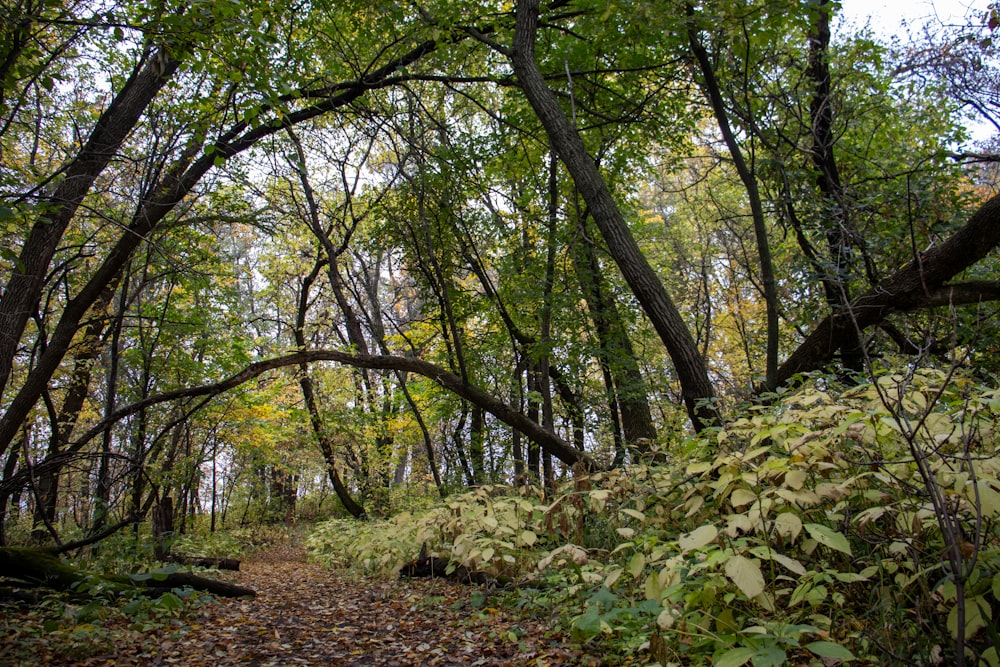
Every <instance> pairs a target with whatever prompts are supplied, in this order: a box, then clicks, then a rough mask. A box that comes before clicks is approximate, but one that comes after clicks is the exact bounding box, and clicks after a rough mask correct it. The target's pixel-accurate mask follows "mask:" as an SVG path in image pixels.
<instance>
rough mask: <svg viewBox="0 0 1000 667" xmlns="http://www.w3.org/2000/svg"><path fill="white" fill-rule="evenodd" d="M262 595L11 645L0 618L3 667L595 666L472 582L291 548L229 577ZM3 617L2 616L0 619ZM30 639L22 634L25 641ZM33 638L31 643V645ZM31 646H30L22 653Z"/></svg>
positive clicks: (8, 626)
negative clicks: (341, 562) (145, 623)
mask: <svg viewBox="0 0 1000 667" xmlns="http://www.w3.org/2000/svg"><path fill="white" fill-rule="evenodd" d="M232 578H234V579H235V580H236V581H238V582H240V583H242V584H243V585H246V586H249V587H250V588H253V589H255V590H256V591H257V597H256V598H255V599H242V600H219V601H218V602H217V603H216V602H212V603H210V604H207V605H205V606H203V607H201V608H200V609H196V610H194V611H192V612H190V613H188V614H185V616H184V618H183V619H180V620H178V621H177V622H175V623H174V624H173V625H172V626H171V625H167V626H166V627H163V626H162V625H161V626H160V627H150V628H149V629H148V630H146V631H142V629H141V628H137V627H136V626H135V625H134V624H133V626H132V628H127V627H122V628H120V629H118V630H117V631H116V629H115V628H114V627H111V628H106V629H105V628H102V627H100V626H99V625H98V624H95V625H94V626H93V627H92V628H91V629H88V630H87V631H86V633H85V634H86V636H84V637H83V639H81V640H80V641H79V642H75V643H74V641H73V635H72V633H68V634H65V636H63V635H58V639H59V640H58V641H56V638H57V635H50V636H49V637H48V638H47V637H46V635H44V634H41V635H38V636H37V638H35V639H29V640H27V643H26V642H25V641H19V642H18V646H17V648H16V650H15V649H13V648H12V645H8V647H7V648H6V650H5V648H4V646H3V645H4V643H5V642H6V641H7V640H8V639H10V638H11V637H12V635H11V634H8V635H7V639H5V638H4V637H3V631H4V630H7V631H9V632H13V634H15V635H16V634H17V632H18V630H17V625H18V620H17V619H16V618H12V617H11V616H10V614H8V617H7V618H0V665H3V666H4V667H6V666H8V665H10V666H18V667H20V666H21V665H24V666H25V667H27V666H28V665H58V666H60V667H61V666H69V665H74V666H80V667H96V666H99V665H149V666H153V665H183V666H185V667H235V666H237V665H239V666H240V667H270V666H285V665H289V666H291V665H317V666H318V665H323V666H354V665H357V666H359V667H360V666H362V665H364V666H366V667H367V666H371V667H390V666H403V665H442V666H451V665H454V666H457V665H484V666H499V665H539V666H541V665H553V666H554V665H581V664H585V665H592V664H596V661H593V660H589V659H587V658H581V657H580V656H579V655H578V654H576V653H574V652H572V651H570V650H568V649H566V648H565V647H563V646H561V645H560V644H559V642H558V637H552V636H550V634H551V627H549V625H548V624H544V623H541V622H537V621H525V620H523V619H517V618H514V617H511V616H509V615H508V614H506V613H505V612H501V611H498V610H497V609H494V608H492V607H491V606H490V601H489V599H488V598H487V599H486V600H485V603H482V601H481V600H480V604H476V605H474V604H472V595H473V592H474V591H476V590H479V589H475V588H469V587H467V586H463V585H461V584H456V583H452V582H448V581H442V580H427V579H418V580H404V581H398V582H397V581H368V580H363V579H358V578H353V577H351V576H350V575H348V574H339V573H337V572H331V571H329V570H325V569H323V568H321V567H319V566H317V565H314V564H311V563H307V562H306V561H305V557H304V555H303V553H302V552H301V550H299V549H296V548H294V547H289V546H284V547H280V548H276V549H272V550H271V551H267V552H263V553H261V554H258V555H257V556H255V557H253V558H252V559H250V560H248V561H245V562H244V564H243V570H242V571H241V572H239V573H234V574H233V575H232ZM2 614H4V612H3V611H0V615H2ZM22 639H23V638H22ZM32 643H33V645H32ZM26 646H27V647H28V648H26Z"/></svg>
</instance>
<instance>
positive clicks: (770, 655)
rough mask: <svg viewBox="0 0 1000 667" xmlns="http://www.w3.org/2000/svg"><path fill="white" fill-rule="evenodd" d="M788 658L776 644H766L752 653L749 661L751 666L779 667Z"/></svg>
mask: <svg viewBox="0 0 1000 667" xmlns="http://www.w3.org/2000/svg"><path fill="white" fill-rule="evenodd" d="M787 659H788V654H786V653H785V652H784V651H783V650H782V649H780V648H778V647H777V646H766V647H764V648H762V649H760V650H758V651H757V652H756V653H754V654H753V656H752V658H751V661H752V662H753V667H780V666H781V665H784V664H785V661H786V660H787Z"/></svg>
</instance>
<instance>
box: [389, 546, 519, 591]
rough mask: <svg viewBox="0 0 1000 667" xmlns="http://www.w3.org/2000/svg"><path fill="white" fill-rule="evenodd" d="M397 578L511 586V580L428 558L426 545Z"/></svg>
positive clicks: (440, 559) (444, 560)
mask: <svg viewBox="0 0 1000 667" xmlns="http://www.w3.org/2000/svg"><path fill="white" fill-rule="evenodd" d="M399 576H400V578H406V577H434V578H440V579H451V580H453V581H457V582H459V583H462V584H477V585H480V586H489V587H491V588H505V587H507V586H509V585H510V584H511V580H510V579H509V578H507V577H494V576H491V575H489V574H486V573H485V572H477V571H475V570H470V569H469V568H467V567H465V566H464V565H460V564H458V563H451V562H450V561H449V560H448V559H447V558H437V557H435V556H428V555H427V544H426V543H425V544H424V545H423V546H422V547H421V548H420V555H419V556H417V559H416V560H412V561H410V562H409V563H406V564H405V565H403V567H401V568H400V569H399Z"/></svg>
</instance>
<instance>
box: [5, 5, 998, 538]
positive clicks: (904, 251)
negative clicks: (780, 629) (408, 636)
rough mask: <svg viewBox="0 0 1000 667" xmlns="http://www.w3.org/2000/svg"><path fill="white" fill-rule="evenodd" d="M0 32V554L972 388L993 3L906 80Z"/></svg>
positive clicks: (588, 47)
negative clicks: (810, 403) (891, 386)
mask: <svg viewBox="0 0 1000 667" xmlns="http://www.w3.org/2000/svg"><path fill="white" fill-rule="evenodd" d="M3 8H4V13H5V14H6V15H8V16H9V17H10V19H9V20H8V21H7V22H6V23H5V24H4V26H3V28H2V32H0V74H2V88H0V156H2V160H0V235H2V247H0V274H2V281H3V291H2V293H0V410H2V415H0V462H2V464H3V473H2V479H0V515H2V519H3V521H2V523H0V527H2V530H0V542H2V541H3V540H4V539H6V537H5V535H6V534H9V533H10V532H11V531H15V532H16V531H17V530H19V529H20V527H22V526H24V525H25V523H27V524H29V529H30V530H32V531H34V534H35V536H36V538H37V539H39V540H53V541H55V542H56V543H57V544H59V543H62V542H63V541H64V540H66V539H67V536H68V535H69V534H72V533H74V532H79V533H80V534H82V535H88V536H91V537H94V536H98V535H101V534H103V533H104V532H105V531H110V530H114V529H116V528H120V527H121V526H124V525H128V524H130V523H136V522H139V521H141V520H142V519H143V518H144V517H146V516H147V515H148V513H149V512H150V511H151V509H152V508H154V507H157V506H160V505H161V504H162V503H163V502H164V500H165V499H167V498H173V499H174V502H175V506H176V507H178V508H179V509H178V512H179V514H180V515H183V516H187V515H193V514H195V513H198V512H201V511H205V512H209V511H210V512H211V515H212V518H213V522H214V520H215V517H216V514H217V513H219V514H220V518H224V517H225V516H226V512H227V511H233V512H236V513H239V512H241V511H242V512H243V517H244V518H246V516H247V512H249V511H250V508H251V505H252V504H253V502H254V498H261V497H263V498H264V499H265V500H264V501H263V506H262V507H256V508H255V509H254V510H253V511H255V512H257V511H260V512H265V513H266V512H272V513H277V514H276V516H277V515H281V514H282V513H284V512H286V511H288V507H289V505H294V503H295V501H296V498H297V497H299V496H300V495H301V492H302V490H303V489H312V488H331V489H333V490H334V491H335V493H336V495H337V496H338V498H339V502H340V504H341V505H342V507H343V508H344V510H345V511H347V512H349V513H350V514H353V515H355V516H364V515H367V514H370V513H381V512H384V511H385V510H386V508H387V507H388V504H387V503H388V502H389V498H390V496H391V494H392V493H393V490H394V489H398V488H404V487H407V486H410V485H422V484H431V485H433V486H434V487H435V488H436V489H437V491H438V492H439V493H441V494H442V495H444V494H447V493H448V492H449V491H451V490H455V489H458V488H461V487H465V486H478V485H482V484H484V483H490V482H510V483H514V484H540V485H542V486H550V487H551V485H553V484H554V482H555V481H556V480H557V479H559V478H561V477H564V476H566V475H567V474H569V471H570V470H571V469H573V468H574V467H576V468H577V469H580V470H582V469H590V470H598V469H605V468H610V467H618V466H621V465H623V464H625V463H628V462H635V461H638V460H641V459H642V458H643V457H647V456H649V457H653V458H654V459H655V458H657V457H659V458H660V460H662V459H663V457H665V456H669V455H670V452H671V450H672V448H673V447H675V445H676V444H677V443H678V442H679V440H680V439H681V437H683V434H685V433H692V432H702V431H704V430H706V429H713V428H719V427H721V426H723V425H724V424H726V423H727V422H729V421H731V420H733V419H735V418H737V417H738V416H739V415H740V414H741V410H743V409H744V408H745V407H746V406H747V405H748V404H751V403H753V402H766V401H768V400H771V399H772V398H773V397H774V395H775V392H781V391H784V390H786V389H787V388H788V387H790V386H794V385H796V384H797V383H800V382H801V381H802V380H803V378H804V377H806V376H807V375H808V374H810V373H814V372H832V373H835V374H838V375H840V376H841V377H842V378H849V377H857V376H858V374H862V375H863V374H865V373H866V371H867V372H869V373H870V372H871V371H872V369H873V368H874V366H876V365H879V364H883V365H889V366H891V365H893V364H902V365H906V364H912V363H926V362H928V360H930V361H932V362H933V361H934V360H937V362H939V363H943V364H949V363H954V361H955V360H956V359H960V358H961V359H964V360H965V362H964V363H966V364H968V365H970V366H971V367H973V368H975V369H976V371H977V373H979V374H980V375H981V380H982V381H983V382H988V381H989V380H988V378H992V377H993V375H992V374H993V373H994V372H995V370H996V367H995V364H996V361H995V359H996V355H995V354H994V352H995V349H996V346H997V341H998V338H997V336H996V334H995V331H994V329H995V327H994V323H995V313H996V306H995V303H996V300H997V298H998V297H1000V282H998V276H997V267H996V260H995V257H994V256H993V253H992V251H993V249H994V247H995V246H996V245H997V244H998V243H1000V200H998V199H996V197H995V181H994V172H993V170H992V168H991V165H993V164H995V163H996V157H995V154H994V153H993V152H992V148H991V145H989V144H987V145H974V144H973V143H972V142H971V140H970V139H969V137H968V134H967V130H966V129H965V124H964V123H965V122H966V121H967V120H968V115H969V114H970V113H971V114H973V115H975V116H976V117H977V118H979V119H980V121H981V122H986V123H990V122H993V123H995V104H993V103H992V102H991V100H993V98H994V97H995V95H996V82H995V79H994V78H990V77H989V76H988V73H989V72H992V71H993V69H994V68H995V66H996V65H995V54H994V45H993V39H994V32H995V30H996V28H997V25H998V20H997V17H996V9H995V7H994V8H991V9H990V10H989V11H987V12H986V13H985V14H983V15H974V16H972V17H971V18H970V20H969V22H968V25H965V26H962V27H958V28H949V29H942V30H941V31H938V32H933V33H932V32H928V33H927V34H926V35H924V36H923V37H922V38H921V40H922V41H917V42H914V43H913V44H912V45H909V46H908V47H907V48H902V49H900V48H893V47H891V46H890V45H886V44H883V43H880V42H879V41H878V40H877V39H875V37H874V36H873V35H872V34H871V33H870V32H867V31H865V30H856V31H853V32H843V33H838V34H836V35H834V34H832V33H831V28H830V26H831V22H832V21H834V20H835V19H836V12H837V5H836V4H835V3H830V2H827V1H826V0H823V1H821V2H817V3H807V4H802V3H799V2H788V1H787V0H755V1H754V2H749V3H746V2H740V3H732V2H728V1H726V0H719V1H714V0H713V1H712V2H702V3H690V2H686V3H679V4H676V5H671V6H669V7H668V6H666V5H663V4H662V3H653V2H638V3H629V4H628V5H627V6H626V5H617V4H614V3H607V2H593V1H591V0H554V1H553V2H549V3H539V2H538V1H537V0H518V2H516V3H508V2H503V3H464V2H431V3H427V4H423V5H401V4H398V3H391V2H386V3H370V2H367V3H358V2H327V1H325V0H321V1H320V2H311V3H296V2H284V1H282V2H269V3H259V2H250V3H246V2H241V3H235V2H227V1H225V0H211V1H210V2H179V3H163V2H157V3H147V2H140V3H135V2H129V1H123V2H108V3H98V4H96V5H95V4H93V3H78V2H71V1H69V2H65V1H58V0H54V1H51V2H41V1H35V0H4V2H3ZM957 52H961V53H962V54H965V55H964V56H963V59H964V60H962V61H961V62H965V61H966V60H968V58H974V59H975V62H976V63H978V65H977V66H975V67H971V68H968V67H963V66H962V65H961V62H960V60H959V59H956V57H954V55H953V54H955V53H957ZM327 485H329V486H327ZM234 491H235V492H236V494H237V495H233V494H234ZM259 492H262V494H261V493H259ZM239 494H243V496H242V497H240V496H239ZM239 503H243V505H242V506H241V505H239ZM25 517H27V518H25ZM213 525H214V523H213Z"/></svg>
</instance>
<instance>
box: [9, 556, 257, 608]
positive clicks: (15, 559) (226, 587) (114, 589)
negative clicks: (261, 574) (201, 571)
mask: <svg viewBox="0 0 1000 667" xmlns="http://www.w3.org/2000/svg"><path fill="white" fill-rule="evenodd" d="M0 572H2V573H3V575H4V576H5V577H8V578H11V579H17V580H19V581H24V582H26V583H28V584H32V585H37V586H45V587H46V588H51V589H53V590H58V591H72V592H75V593H81V592H84V593H85V592H86V590H87V589H88V588H100V590H101V592H102V593H106V592H110V593H112V594H115V595H120V594H122V593H125V592H130V591H131V592H139V593H142V594H144V595H151V596H156V595H162V594H163V593H166V592H168V591H170V590H171V589H173V588H184V587H190V588H193V589H194V590H198V591H205V592H207V593H211V594H213V595H218V596H221V597H243V596H250V597H252V596H254V595H256V593H255V592H254V591H253V590H252V589H249V588H245V587H243V586H238V585H236V584H231V583H228V582H225V581H219V580H217V579H210V578H208V577H201V576H198V575H195V574H192V573H190V572H151V573H139V574H130V575H114V574H95V573H92V572H87V571H86V570H81V569H79V568H76V567H74V566H72V565H69V564H67V563H64V562H63V561H62V560H60V559H59V557H58V556H57V555H56V554H55V553H53V552H51V551H46V550H45V549H27V548H19V547H3V548H0Z"/></svg>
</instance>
